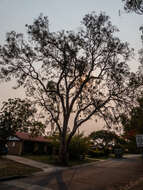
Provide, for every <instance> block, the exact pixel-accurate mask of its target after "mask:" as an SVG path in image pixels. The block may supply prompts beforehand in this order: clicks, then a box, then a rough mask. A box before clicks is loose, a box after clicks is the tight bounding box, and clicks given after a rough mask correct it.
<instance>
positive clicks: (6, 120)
mask: <svg viewBox="0 0 143 190" xmlns="http://www.w3.org/2000/svg"><path fill="white" fill-rule="evenodd" d="M36 112H37V110H36V109H35V108H33V106H32V103H31V102H30V101H29V100H21V99H19V98H15V99H8V101H7V102H3V103H2V108H1V112H0V138H2V139H3V140H4V141H6V140H7V139H8V138H9V137H10V136H12V135H14V134H15V133H16V132H17V131H22V132H29V133H31V134H32V135H37V134H40V133H43V132H44V125H43V124H42V123H41V122H39V121H36V120H35V118H34V115H35V114H36Z"/></svg>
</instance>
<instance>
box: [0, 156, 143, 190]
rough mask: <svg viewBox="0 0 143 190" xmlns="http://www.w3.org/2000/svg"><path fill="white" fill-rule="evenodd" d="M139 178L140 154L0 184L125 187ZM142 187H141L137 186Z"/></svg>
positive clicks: (38, 188)
mask: <svg viewBox="0 0 143 190" xmlns="http://www.w3.org/2000/svg"><path fill="white" fill-rule="evenodd" d="M138 180H143V160H142V158H141V157H140V156H134V155H132V156H128V157H127V158H124V159H119V160H116V159H110V160H107V161H102V162H97V163H94V164H93V165H90V166H85V167H79V168H73V169H68V170H63V171H57V172H52V173H50V174H48V173H47V174H46V173H45V174H42V175H39V176H32V177H28V178H23V179H19V180H12V181H7V182H3V183H1V184H0V189H2V190H119V189H120V190H128V189H131V188H132V187H134V184H136V183H137V181H138ZM140 190H143V187H142V186H141V187H140Z"/></svg>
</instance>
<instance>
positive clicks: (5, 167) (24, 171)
mask: <svg viewBox="0 0 143 190" xmlns="http://www.w3.org/2000/svg"><path fill="white" fill-rule="evenodd" d="M38 171H41V170H40V169H38V168H33V167H29V166H26V165H23V164H19V163H17V162H13V161H11V160H8V159H4V158H1V157H0V178H1V177H8V176H17V175H18V176H22V175H29V174H32V173H34V172H38Z"/></svg>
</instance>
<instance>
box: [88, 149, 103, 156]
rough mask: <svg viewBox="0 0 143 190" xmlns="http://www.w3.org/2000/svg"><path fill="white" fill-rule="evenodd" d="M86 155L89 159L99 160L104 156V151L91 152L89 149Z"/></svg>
mask: <svg viewBox="0 0 143 190" xmlns="http://www.w3.org/2000/svg"><path fill="white" fill-rule="evenodd" d="M88 155H89V156H91V157H94V158H95V157H96V158H99V157H104V156H106V155H105V153H104V151H102V150H92V149H89V150H88Z"/></svg>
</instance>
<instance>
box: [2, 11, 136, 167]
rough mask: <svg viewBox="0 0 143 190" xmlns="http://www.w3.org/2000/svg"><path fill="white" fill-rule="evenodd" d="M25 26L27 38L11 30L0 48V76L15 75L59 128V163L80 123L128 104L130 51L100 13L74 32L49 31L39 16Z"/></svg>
mask: <svg viewBox="0 0 143 190" xmlns="http://www.w3.org/2000/svg"><path fill="white" fill-rule="evenodd" d="M26 27H27V34H28V36H27V38H26V39H24V37H23V35H22V34H18V33H16V32H15V31H12V32H10V33H8V34H7V38H6V44H5V45H3V46H1V47H0V60H1V62H0V78H1V80H5V81H9V80H11V79H13V78H15V79H16V81H17V87H20V86H23V87H24V88H25V89H26V93H27V95H28V96H30V97H32V99H33V100H34V101H35V103H37V104H38V105H39V106H41V107H42V108H43V109H44V110H45V116H46V117H47V119H48V120H49V121H52V122H53V123H54V124H55V127H56V128H57V129H58V131H59V135H60V140H61V146H60V151H59V158H60V161H61V162H62V163H63V164H67V160H68V147H69V143H70V141H71V138H72V137H73V135H74V134H75V133H76V131H77V129H79V127H81V126H82V125H83V124H84V123H85V122H86V121H88V120H89V119H91V118H92V117H93V116H95V117H101V118H103V119H104V120H105V122H106V123H107V124H109V122H113V121H115V119H117V118H118V115H119V112H120V111H123V109H124V108H127V105H128V104H129V103H131V98H133V96H134V92H135V91H133V88H134V87H135V86H136V80H135V74H133V73H130V71H129V67H128V64H127V61H128V59H129V57H130V55H131V53H132V51H131V50H130V49H129V47H128V43H123V42H121V41H120V39H119V38H118V37H116V36H115V33H116V32H118V29H117V28H116V27H115V26H113V25H112V24H111V21H110V19H109V17H108V16H106V15H105V14H104V13H101V14H99V15H96V14H95V13H91V14H87V15H85V17H84V18H83V20H82V26H81V28H80V31H78V32H74V31H64V30H63V31H60V32H51V31H50V29H49V21H48V19H47V17H43V16H40V17H39V18H38V19H36V20H34V23H33V24H32V25H26ZM131 89H132V90H131ZM69 128H70V132H69ZM67 133H68V135H67Z"/></svg>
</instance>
